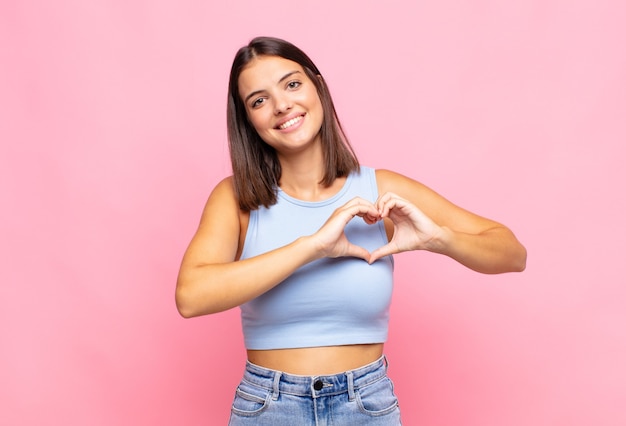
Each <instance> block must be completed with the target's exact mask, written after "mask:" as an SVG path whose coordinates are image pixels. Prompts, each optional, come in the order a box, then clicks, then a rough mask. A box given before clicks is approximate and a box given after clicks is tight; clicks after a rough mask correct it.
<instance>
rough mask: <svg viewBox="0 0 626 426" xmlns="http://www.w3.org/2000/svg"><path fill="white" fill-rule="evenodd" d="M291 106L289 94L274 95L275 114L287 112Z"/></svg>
mask: <svg viewBox="0 0 626 426" xmlns="http://www.w3.org/2000/svg"><path fill="white" fill-rule="evenodd" d="M292 106H293V105H292V102H291V99H290V98H289V96H286V95H282V96H275V97H274V113H275V114H281V113H284V112H287V111H289V110H290V109H291V107H292Z"/></svg>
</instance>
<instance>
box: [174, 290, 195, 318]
mask: <svg viewBox="0 0 626 426" xmlns="http://www.w3.org/2000/svg"><path fill="white" fill-rule="evenodd" d="M194 299H195V297H193V295H191V294H189V292H188V291H185V290H184V289H183V288H182V287H181V286H180V284H179V285H178V286H177V287H176V309H177V310H178V313H179V314H180V316H181V317H183V318H193V317H197V316H200V315H201V313H200V312H199V311H198V309H197V306H196V304H195V303H193V301H194Z"/></svg>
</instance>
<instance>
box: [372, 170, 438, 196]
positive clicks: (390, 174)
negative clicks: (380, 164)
mask: <svg viewBox="0 0 626 426" xmlns="http://www.w3.org/2000/svg"><path fill="white" fill-rule="evenodd" d="M376 182H377V184H378V193H379V194H380V195H382V194H384V193H386V192H393V193H394V194H397V195H399V196H401V197H402V198H407V199H411V200H412V201H414V198H415V197H419V196H426V195H428V194H429V193H430V194H431V195H432V194H434V191H432V190H431V189H430V188H428V187H427V186H426V185H423V184H422V183H420V182H418V181H416V180H415V179H412V178H410V177H407V176H404V175H402V174H400V173H397V172H394V171H392V170H386V169H377V170H376Z"/></svg>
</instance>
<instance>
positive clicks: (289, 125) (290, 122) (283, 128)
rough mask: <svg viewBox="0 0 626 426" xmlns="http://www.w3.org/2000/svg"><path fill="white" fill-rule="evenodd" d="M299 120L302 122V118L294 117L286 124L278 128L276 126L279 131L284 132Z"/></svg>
mask: <svg viewBox="0 0 626 426" xmlns="http://www.w3.org/2000/svg"><path fill="white" fill-rule="evenodd" d="M300 120H302V116H299V117H296V118H292V119H291V120H289V121H287V122H286V123H283V124H281V125H280V126H278V128H279V129H281V130H285V129H286V128H287V127H291V126H293V125H294V124H296V123H298V122H299V121H300Z"/></svg>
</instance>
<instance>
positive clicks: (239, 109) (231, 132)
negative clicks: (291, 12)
mask: <svg viewBox="0 0 626 426" xmlns="http://www.w3.org/2000/svg"><path fill="white" fill-rule="evenodd" d="M258 56H279V57H281V58H284V59H288V60H291V61H294V62H296V63H298V64H299V65H300V66H302V68H303V69H304V72H305V73H306V75H307V77H308V78H309V79H310V80H311V81H312V82H313V84H314V85H315V88H316V89H317V94H318V96H319V98H320V100H321V103H322V108H323V111H324V119H323V122H322V127H321V129H320V136H321V141H322V150H323V152H324V161H325V173H324V177H323V179H322V181H321V182H320V183H322V184H323V185H326V186H329V185H331V184H332V183H333V182H334V181H335V179H336V178H338V177H342V176H347V175H349V174H350V173H351V172H353V171H358V170H359V162H358V160H357V157H356V154H355V152H354V150H353V149H352V147H351V145H350V143H349V142H348V139H347V137H346V135H345V133H344V131H343V129H342V127H341V123H340V122H339V118H338V117H337V112H336V111H335V106H334V104H333V100H332V98H331V96H330V92H329V90H328V86H327V85H326V82H325V81H324V79H323V77H322V75H321V73H320V72H319V70H318V69H317V67H316V66H315V64H314V63H313V61H311V59H310V58H309V57H308V56H307V55H306V54H305V53H304V52H303V51H302V50H300V49H299V48H297V47H296V46H294V45H293V44H291V43H289V42H287V41H285V40H281V39H278V38H273V37H256V38H254V39H253V40H252V41H250V43H249V44H248V45H247V46H244V47H242V48H241V49H239V51H238V52H237V54H236V55H235V59H234V60H233V64H232V67H231V70H230V79H229V83H228V110H227V115H226V120H227V127H228V142H229V149H230V159H231V163H232V169H233V181H234V187H235V194H236V196H237V199H238V202H239V207H240V208H241V209H242V210H243V211H250V210H255V209H257V208H259V207H260V206H265V207H269V206H271V205H273V204H276V201H277V190H278V182H279V181H280V177H281V173H282V172H281V166H280V162H279V161H278V157H277V155H276V151H275V150H274V148H272V147H271V146H269V145H268V144H266V143H265V142H264V141H263V140H262V139H261V137H260V136H259V135H258V134H257V132H256V130H254V128H253V127H252V125H251V124H250V123H249V121H248V118H247V113H246V108H245V105H244V103H243V101H242V99H241V97H240V95H239V75H240V74H241V72H242V71H243V69H244V68H245V67H246V66H247V65H248V64H249V63H250V62H251V61H252V60H253V59H254V58H256V57H258Z"/></svg>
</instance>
